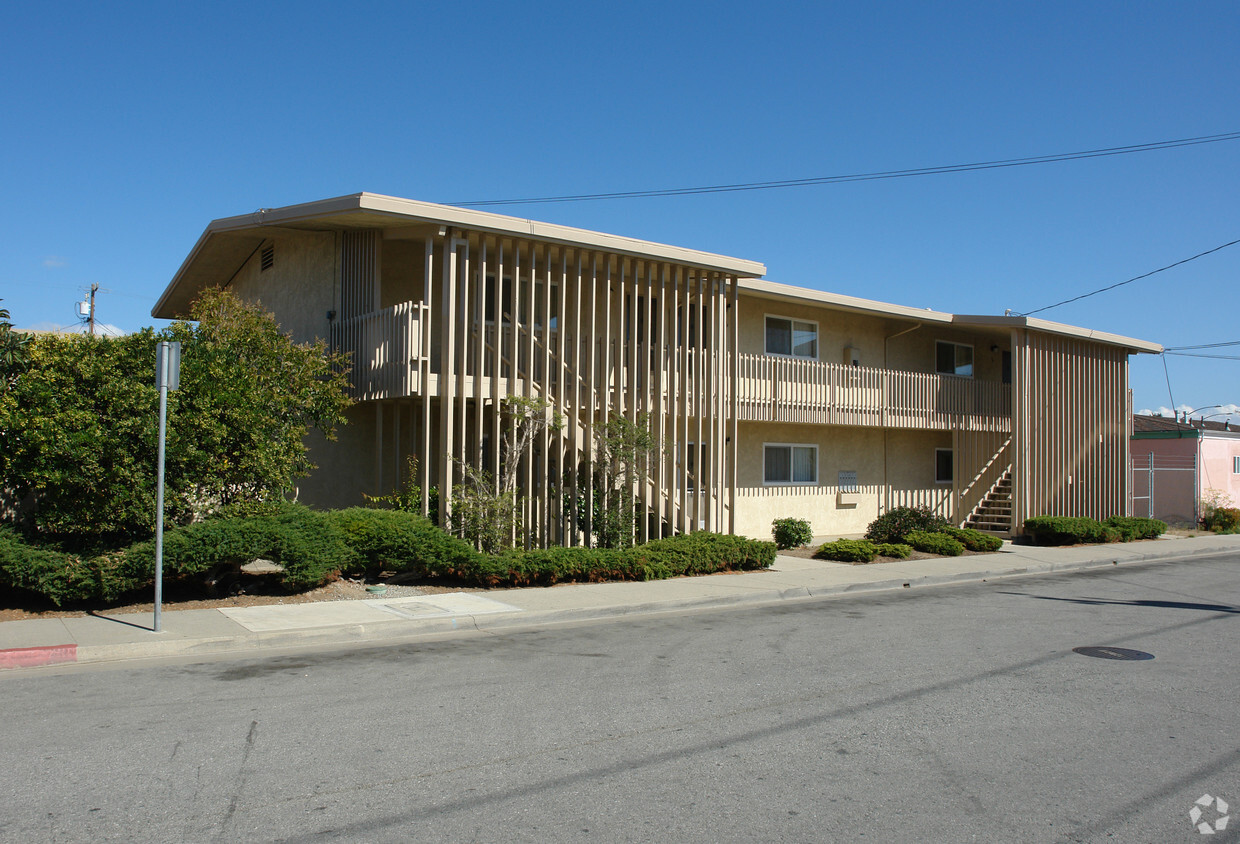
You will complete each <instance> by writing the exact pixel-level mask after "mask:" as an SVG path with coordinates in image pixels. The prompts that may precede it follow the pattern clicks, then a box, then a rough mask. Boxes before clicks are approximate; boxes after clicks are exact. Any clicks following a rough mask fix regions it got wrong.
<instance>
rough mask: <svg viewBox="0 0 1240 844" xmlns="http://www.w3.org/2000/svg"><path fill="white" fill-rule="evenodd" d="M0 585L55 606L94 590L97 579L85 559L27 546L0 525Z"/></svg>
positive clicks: (82, 597)
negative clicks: (32, 594)
mask: <svg viewBox="0 0 1240 844" xmlns="http://www.w3.org/2000/svg"><path fill="white" fill-rule="evenodd" d="M0 585H3V586H4V587H5V588H7V589H23V590H26V591H28V592H34V593H36V594H39V595H42V596H43V597H45V598H47V599H48V600H49V601H51V602H52V603H53V604H55V605H56V606H58V607H59V606H62V605H64V604H67V603H73V602H74V601H83V600H88V599H90V598H92V597H94V596H95V595H96V594H97V593H98V578H97V577H96V576H95V573H94V572H93V571H92V569H91V567H90V565H89V561H88V560H86V559H84V558H82V557H79V556H77V555H76V554H66V553H64V552H61V551H57V550H54V549H51V548H40V547H36V546H32V545H27V544H26V543H25V542H24V541H22V538H21V537H20V536H19V535H18V534H17V533H16V532H15V531H14V530H13V529H12V528H9V527H7V526H6V527H0Z"/></svg>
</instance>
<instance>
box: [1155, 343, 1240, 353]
mask: <svg viewBox="0 0 1240 844" xmlns="http://www.w3.org/2000/svg"><path fill="white" fill-rule="evenodd" d="M1223 346H1240V340H1227V341H1226V342H1223V343H1204V344H1202V345H1200V346H1163V351H1164V352H1187V351H1190V350H1192V349H1218V348H1221V347H1223Z"/></svg>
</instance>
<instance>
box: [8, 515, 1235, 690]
mask: <svg viewBox="0 0 1240 844" xmlns="http://www.w3.org/2000/svg"><path fill="white" fill-rule="evenodd" d="M1237 551H1240V536H1200V537H1192V538H1165V539H1158V540H1151V541H1147V542H1133V543H1127V544H1113V545H1089V546H1076V547H1071V548H1037V547H1033V546H1026V545H1011V544H1010V543H1007V544H1005V545H1004V546H1003V548H1002V550H1000V551H998V552H996V553H994V554H975V555H971V556H967V557H955V558H952V557H944V558H938V559H928V560H911V561H902V562H892V563H881V564H875V565H868V566H852V565H847V564H844V563H830V562H824V561H821V560H808V559H803V558H800V557H788V556H782V555H781V556H779V557H777V558H776V561H775V565H774V566H772V567H771V569H769V570H767V571H756V572H744V573H739V574H721V575H714V576H709V577H685V578H676V579H674V580H656V581H650V582H646V583H588V584H567V585H563V586H555V587H551V588H537V587H535V588H524V589H496V590H492V591H489V592H485V593H480V592H457V593H450V594H434V595H419V596H414V597H408V598H378V599H375V600H365V601H325V602H320V603H310V604H290V605H279V604H277V605H269V606H261V607H237V608H227V609H205V610H203V609H200V610H175V611H167V610H166V611H165V612H164V613H163V625H162V626H163V631H162V632H160V633H154V632H152V631H151V626H152V618H151V614H150V613H139V614H133V615H116V616H104V615H94V616H86V617H81V618H46V619H31V620H25V621H8V622H3V623H0V669H4V668H10V669H13V668H36V667H40V666H46V665H56V664H61V663H73V662H107V661H114V660H126V659H146V658H151V657H161V656H198V655H201V656H206V655H212V654H223V653H233V652H236V653H240V652H245V651H261V650H263V649H272V648H294V647H302V646H307V645H323V646H328V647H330V646H332V645H339V644H348V643H359V642H371V643H381V642H392V641H402V640H409V639H414V638H418V637H421V636H427V635H434V634H440V635H442V634H451V633H453V632H466V631H493V630H503V629H506V628H519V627H530V626H534V625H543V624H556V623H566V622H575V621H588V620H591V619H600V618H607V617H614V616H622V615H631V614H638V613H662V612H677V611H688V610H692V609H700V608H709V607H724V606H739V605H746V604H762V603H773V602H777V601H789V600H798V599H806V598H822V597H827V596H832V595H847V594H853V593H864V592H875V591H882V590H891V589H896V590H902V589H914V588H920V587H925V586H934V585H939V584H944V583H959V582H967V581H981V580H993V579H997V578H1003V577H1016V576H1021V575H1030V574H1043V573H1048V572H1067V571H1078V570H1082V569H1089V568H1096V567H1100V566H1112V565H1131V564H1134V563H1143V562H1152V561H1157V560H1168V559H1172V558H1178V557H1184V556H1195V555H1204V554H1215V553H1220V552H1237Z"/></svg>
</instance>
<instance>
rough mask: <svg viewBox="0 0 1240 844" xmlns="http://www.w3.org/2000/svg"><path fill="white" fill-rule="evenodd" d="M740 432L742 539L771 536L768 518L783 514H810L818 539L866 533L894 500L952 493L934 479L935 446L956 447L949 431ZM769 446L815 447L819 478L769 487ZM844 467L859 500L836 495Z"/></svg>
mask: <svg viewBox="0 0 1240 844" xmlns="http://www.w3.org/2000/svg"><path fill="white" fill-rule="evenodd" d="M737 437H738V440H737V464H736V465H737V503H736V522H737V532H738V533H740V534H743V535H745V536H752V537H755V538H760V539H766V538H769V537H770V535H771V521H772V520H773V519H776V518H785V517H792V518H798V519H806V520H807V521H809V523H810V526H811V528H812V529H813V531H814V534H815V535H819V536H821V535H834V534H841V535H847V534H861V533H864V532H865V529H866V526H867V525H868V524H869V523H870V522H871V521H873V520H874V518H875V517H876V516H878V514H879V513H880V512H882V510H883V509H885V508H886V507H887V506H888V503H887V502H888V501H889V499H890V500H894V503H893V504H892V505H891V506H896V505H898V504H909V503H917V504H926V505H928V506H931V507H934V506H936V505H937V504H939V503H941V502H942V501H944V500H945V499H946V498H947V497H949V496H950V493H951V487H950V486H949V485H937V484H935V483H934V450H935V448H936V447H937V448H951V446H952V435H951V433H950V432H941V431H886V432H884V431H883V430H881V429H878V428H853V427H841V426H831V425H789V424H771V423H761V422H741V423H739V424H738V425H737ZM767 443H787V444H794V445H815V446H817V447H818V483H817V484H815V485H812V486H810V485H790V486H789V485H772V486H767V485H766V484H765V483H764V481H763V447H764V445H765V444H767ZM841 471H852V472H856V473H857V484H858V489H859V492H858V493H857V494H856V503H855V504H841V503H840V501H839V500H838V498H837V492H838V491H839V490H838V486H837V483H838V476H839V472H841ZM889 487H890V492H889V489H888V488H889Z"/></svg>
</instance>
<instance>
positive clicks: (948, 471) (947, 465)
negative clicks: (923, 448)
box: [934, 448, 954, 484]
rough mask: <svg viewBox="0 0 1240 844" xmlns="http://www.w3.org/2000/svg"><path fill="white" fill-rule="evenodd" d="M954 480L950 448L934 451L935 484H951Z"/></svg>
mask: <svg viewBox="0 0 1240 844" xmlns="http://www.w3.org/2000/svg"><path fill="white" fill-rule="evenodd" d="M953 479H954V472H953V470H952V450H951V449H950V448H936V449H935V450H934V482H935V483H936V484H949V483H951V482H952V480H953Z"/></svg>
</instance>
